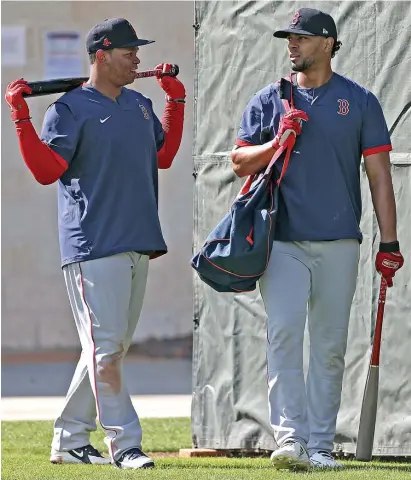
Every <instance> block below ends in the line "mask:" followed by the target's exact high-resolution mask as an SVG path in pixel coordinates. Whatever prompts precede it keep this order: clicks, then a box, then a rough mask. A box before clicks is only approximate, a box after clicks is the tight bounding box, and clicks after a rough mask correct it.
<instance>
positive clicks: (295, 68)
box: [291, 59, 314, 72]
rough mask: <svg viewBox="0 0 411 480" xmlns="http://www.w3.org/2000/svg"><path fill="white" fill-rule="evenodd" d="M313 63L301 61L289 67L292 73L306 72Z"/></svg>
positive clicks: (311, 61)
mask: <svg viewBox="0 0 411 480" xmlns="http://www.w3.org/2000/svg"><path fill="white" fill-rule="evenodd" d="M313 63H314V61H313V60H308V59H307V60H303V62H302V63H301V64H299V65H296V64H295V63H294V64H293V65H292V66H291V69H292V70H293V71H294V72H305V70H308V69H309V68H310V67H311V66H312V64H313Z"/></svg>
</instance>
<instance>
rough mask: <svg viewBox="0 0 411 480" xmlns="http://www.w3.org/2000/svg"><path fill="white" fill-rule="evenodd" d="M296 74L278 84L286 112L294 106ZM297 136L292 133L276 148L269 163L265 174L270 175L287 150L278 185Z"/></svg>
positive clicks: (285, 169)
mask: <svg viewBox="0 0 411 480" xmlns="http://www.w3.org/2000/svg"><path fill="white" fill-rule="evenodd" d="M293 75H296V73H294V72H293V73H292V74H291V75H288V76H287V77H285V79H284V78H281V79H280V80H279V81H278V82H277V84H278V94H279V96H280V98H281V101H282V102H283V105H284V109H285V111H286V112H289V111H290V110H291V109H293V108H294V98H293V79H292V76H293ZM286 80H288V81H289V83H290V100H289V101H288V100H287V99H286V98H285V96H284V84H285V81H286ZM295 140H296V137H295V136H294V135H290V136H289V137H288V138H287V140H286V142H285V143H284V144H283V145H282V146H281V147H280V148H279V149H278V150H276V152H275V154H274V155H273V158H272V159H271V161H270V163H269V164H268V166H267V168H266V170H265V172H264V175H267V176H270V175H271V170H272V168H273V165H274V163H275V162H276V161H277V160H278V159H279V158H280V157H281V155H282V154H283V153H284V152H286V154H285V158H284V163H283V168H282V169H281V174H280V178H279V179H278V180H277V185H278V186H279V185H280V183H281V180H282V179H283V177H284V175H285V172H286V171H287V168H288V164H289V162H290V157H291V152H292V150H293V148H294V144H295Z"/></svg>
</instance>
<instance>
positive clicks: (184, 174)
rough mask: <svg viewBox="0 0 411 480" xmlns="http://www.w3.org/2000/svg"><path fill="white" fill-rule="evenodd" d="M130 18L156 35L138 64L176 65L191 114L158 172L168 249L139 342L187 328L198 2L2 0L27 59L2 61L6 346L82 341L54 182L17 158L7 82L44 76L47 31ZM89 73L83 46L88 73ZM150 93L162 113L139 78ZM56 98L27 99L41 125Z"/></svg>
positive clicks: (154, 92)
mask: <svg viewBox="0 0 411 480" xmlns="http://www.w3.org/2000/svg"><path fill="white" fill-rule="evenodd" d="M120 16H122V17H126V18H127V19H128V20H130V22H131V23H132V24H133V25H134V27H135V29H136V31H137V34H138V35H139V36H141V37H143V38H150V39H153V40H156V42H155V43H154V44H151V45H148V46H147V47H142V48H141V50H140V53H141V55H140V60H141V64H140V69H141V70H146V69H151V68H154V66H155V65H157V64H158V63H161V62H170V63H176V64H178V65H179V66H180V72H181V73H180V76H179V78H180V79H181V80H182V81H183V83H184V85H185V87H186V90H187V100H188V101H187V104H186V120H185V127H184V135H183V140H182V144H181V147H180V150H179V152H178V154H177V157H176V159H175V162H174V165H173V167H172V168H171V169H170V170H168V171H161V172H160V218H161V221H162V226H163V231H164V235H165V238H166V241H167V243H168V246H169V253H168V255H166V256H164V257H162V258H160V259H157V260H154V261H152V262H151V264H150V274H149V283H148V288H147V295H146V299H145V304H144V307H143V312H142V316H141V322H140V325H139V327H138V329H137V333H136V336H135V340H137V341H141V340H144V339H147V338H150V337H155V338H169V337H178V336H181V335H186V334H189V333H190V332H191V323H192V274H191V268H190V266H189V260H190V256H191V250H192V247H191V245H192V154H191V146H192V123H193V121H192V79H193V75H194V32H193V27H192V25H193V2H191V1H181V2H174V1H173V2H169V1H165V2H151V1H150V2H149V1H146V2H140V1H137V2H78V1H71V2H60V1H59V2H33V1H29V2H20V1H19V2H2V19H1V21H2V27H3V26H18V25H25V26H26V27H27V34H26V35H27V39H26V48H27V63H26V64H25V65H24V66H23V67H21V68H20V67H18V68H17V67H12V68H10V67H3V66H2V79H1V81H2V84H1V87H2V92H3V94H2V114H1V115H2V117H1V119H2V150H1V154H2V233H3V234H2V347H3V351H4V350H8V349H16V350H26V349H27V350H38V349H45V348H56V347H69V348H70V347H76V346H77V345H78V337H77V332H76V330H75V328H74V324H73V320H72V316H71V311H70V307H69V303H68V300H67V296H66V291H65V286H64V283H63V276H62V272H61V268H60V257H59V246H58V236H57V217H56V185H51V186H47V187H44V186H41V185H39V184H37V183H36V181H35V180H34V179H33V178H32V176H31V174H30V172H29V171H28V169H27V168H26V166H25V165H24V162H23V160H22V158H21V155H20V152H19V148H18V142H17V138H16V135H15V132H14V126H13V124H12V122H11V121H10V115H9V109H8V107H7V104H6V103H5V101H4V92H5V89H6V86H7V84H8V83H9V82H10V81H12V80H14V79H16V78H20V77H24V78H25V79H27V80H29V81H30V80H31V81H34V80H40V79H42V78H43V43H42V38H43V37H42V36H43V33H44V32H45V31H46V30H53V29H54V30H76V31H81V32H82V34H83V39H84V38H85V35H86V33H87V31H88V30H89V29H90V28H91V27H92V26H93V25H94V24H96V23H98V22H99V21H101V20H103V19H105V18H108V17H120ZM87 73H88V64H87V56H86V52H85V50H84V75H87ZM133 87H134V88H138V89H139V90H140V91H141V92H142V93H144V94H146V95H148V96H149V97H150V98H151V99H152V100H153V103H154V108H155V111H156V113H157V115H158V116H159V117H161V115H162V112H163V108H164V92H163V91H162V90H161V89H160V87H159V86H158V85H157V82H156V81H155V79H153V78H151V79H142V80H140V81H138V82H136V83H135V84H134V85H133ZM54 98H55V96H47V97H38V98H33V99H30V100H29V107H30V111H31V115H32V121H33V124H34V126H35V128H36V130H37V131H38V132H39V131H40V128H41V123H42V120H43V115H44V112H45V109H46V108H47V106H48V105H49V104H50V103H51V102H52V101H53V100H54Z"/></svg>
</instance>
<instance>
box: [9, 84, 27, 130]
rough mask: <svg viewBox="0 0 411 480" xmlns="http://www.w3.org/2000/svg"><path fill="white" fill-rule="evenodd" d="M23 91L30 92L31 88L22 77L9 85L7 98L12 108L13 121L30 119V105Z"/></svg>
mask: <svg viewBox="0 0 411 480" xmlns="http://www.w3.org/2000/svg"><path fill="white" fill-rule="evenodd" d="M23 93H28V94H30V93H31V88H30V87H29V86H28V85H27V82H26V80H23V79H22V78H21V79H19V80H14V82H11V83H9V85H8V86H7V90H6V95H5V98H6V102H7V103H8V104H9V107H10V109H11V119H12V120H13V122H19V121H20V120H29V119H30V111H29V107H28V105H27V103H26V101H25V100H24V98H23Z"/></svg>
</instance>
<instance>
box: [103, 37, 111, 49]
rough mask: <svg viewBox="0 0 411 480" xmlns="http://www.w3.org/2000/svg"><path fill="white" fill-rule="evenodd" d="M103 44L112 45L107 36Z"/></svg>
mask: <svg viewBox="0 0 411 480" xmlns="http://www.w3.org/2000/svg"><path fill="white" fill-rule="evenodd" d="M103 45H104V46H105V47H109V46H110V45H111V42H110V40H108V39H107V38H105V39H104V42H103Z"/></svg>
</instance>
